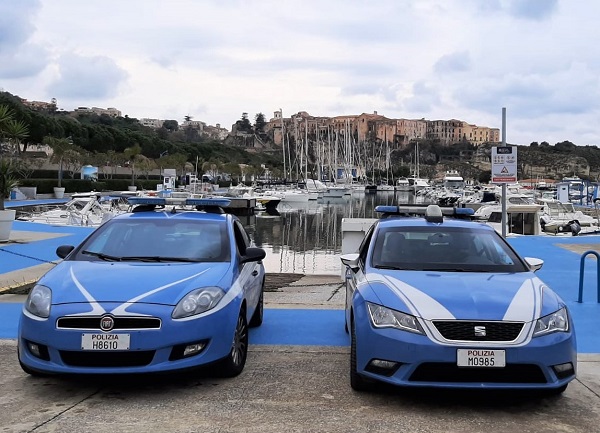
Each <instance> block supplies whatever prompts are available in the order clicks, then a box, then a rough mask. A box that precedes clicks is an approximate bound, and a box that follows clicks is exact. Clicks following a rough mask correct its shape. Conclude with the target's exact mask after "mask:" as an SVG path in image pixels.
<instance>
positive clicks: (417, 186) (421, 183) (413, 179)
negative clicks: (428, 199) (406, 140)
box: [408, 140, 429, 193]
mask: <svg viewBox="0 0 600 433" xmlns="http://www.w3.org/2000/svg"><path fill="white" fill-rule="evenodd" d="M408 185H409V188H410V191H412V192H414V193H416V192H417V191H421V190H423V189H425V188H428V187H429V181H428V180H427V179H423V178H421V176H420V173H419V141H418V140H417V141H416V142H415V170H414V171H413V174H412V175H411V176H409V177H408Z"/></svg>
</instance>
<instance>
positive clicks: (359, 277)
mask: <svg viewBox="0 0 600 433" xmlns="http://www.w3.org/2000/svg"><path fill="white" fill-rule="evenodd" d="M375 227H376V224H374V225H373V226H371V227H370V228H369V230H367V233H366V234H365V237H364V238H363V240H362V242H361V244H360V246H359V247H358V268H357V269H355V270H351V269H347V270H346V323H350V312H351V309H352V297H353V295H354V292H355V291H356V288H357V287H358V285H359V284H360V283H361V282H363V281H365V267H366V263H367V254H368V252H369V246H370V245H371V239H372V238H373V232H374V230H375Z"/></svg>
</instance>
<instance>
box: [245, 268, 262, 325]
mask: <svg viewBox="0 0 600 433" xmlns="http://www.w3.org/2000/svg"><path fill="white" fill-rule="evenodd" d="M264 287H265V280H264V279H263V282H262V285H261V286H260V298H259V299H258V304H256V310H254V314H253V315H252V318H251V319H250V324H249V325H248V326H250V327H251V328H255V327H257V326H260V325H262V322H263V314H264V298H263V295H264V291H265V290H264Z"/></svg>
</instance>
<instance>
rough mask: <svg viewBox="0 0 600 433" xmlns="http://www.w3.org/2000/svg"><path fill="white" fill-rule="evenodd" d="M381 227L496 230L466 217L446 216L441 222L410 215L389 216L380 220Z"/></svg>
mask: <svg viewBox="0 0 600 433" xmlns="http://www.w3.org/2000/svg"><path fill="white" fill-rule="evenodd" d="M378 224H379V227H381V228H388V227H437V228H438V229H440V230H443V229H444V227H454V228H465V229H480V230H494V228H493V227H490V226H489V225H487V224H484V223H481V222H475V221H468V220H464V219H455V218H450V217H444V219H443V222H441V223H432V222H428V221H427V220H426V219H425V218H423V217H410V216H388V217H386V218H384V219H380V220H379V221H378Z"/></svg>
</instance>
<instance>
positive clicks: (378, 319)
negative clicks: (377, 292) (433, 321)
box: [367, 302, 425, 334]
mask: <svg viewBox="0 0 600 433" xmlns="http://www.w3.org/2000/svg"><path fill="white" fill-rule="evenodd" d="M367 309H368V310H369V317H370V319H371V324H372V325H373V326H374V327H376V328H396V329H401V330H403V331H409V332H414V333H416V334H425V332H424V331H423V328H422V327H421V325H420V324H419V321H418V320H417V318H416V317H415V316H411V315H410V314H405V313H401V312H400V311H396V310H392V309H391V308H386V307H384V306H382V305H377V304H371V303H370V302H367Z"/></svg>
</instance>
